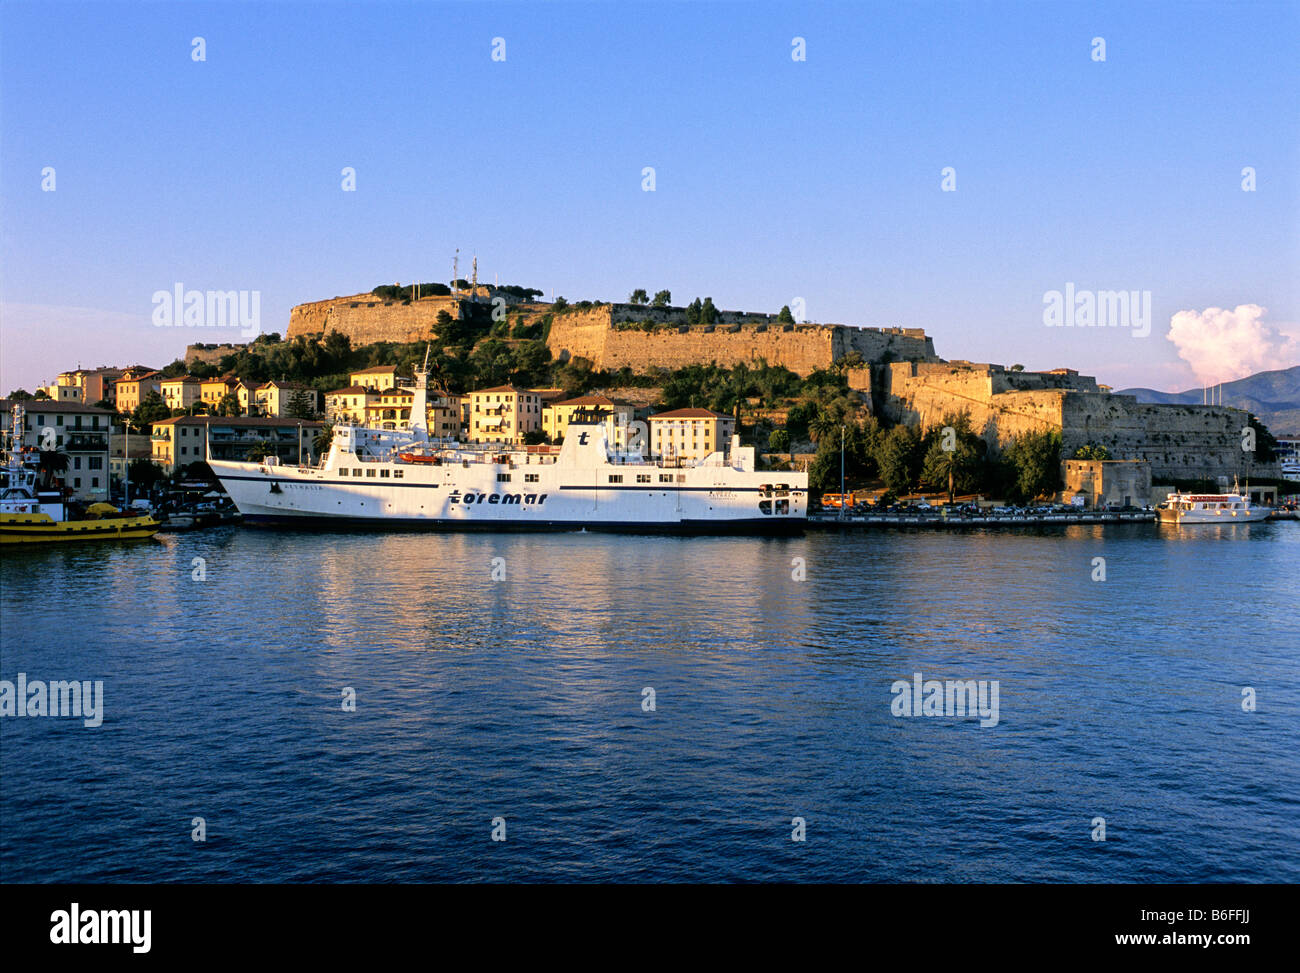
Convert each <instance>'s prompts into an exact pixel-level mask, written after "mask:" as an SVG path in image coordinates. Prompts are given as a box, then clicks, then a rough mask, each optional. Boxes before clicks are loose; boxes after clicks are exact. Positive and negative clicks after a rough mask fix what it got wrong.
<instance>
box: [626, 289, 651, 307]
mask: <svg viewBox="0 0 1300 973" xmlns="http://www.w3.org/2000/svg"><path fill="white" fill-rule="evenodd" d="M627 302H628V303H629V304H649V303H650V296H649V295H648V294H646V292H645V288H643V287H638V288H637V289H636V290H634V291H633V292H632V293H631V295H630V296H629V297H628V299H627Z"/></svg>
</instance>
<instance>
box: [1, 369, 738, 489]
mask: <svg viewBox="0 0 1300 973" xmlns="http://www.w3.org/2000/svg"><path fill="white" fill-rule="evenodd" d="M114 372H116V375H113V374H111V373H114ZM349 382H350V384H349V385H348V386H347V387H346V388H342V389H337V390H335V391H332V392H329V393H326V395H325V396H324V401H325V408H324V412H325V421H324V422H322V421H321V420H319V419H309V418H303V417H301V413H302V411H303V410H301V409H294V410H293V411H294V413H296V414H290V412H289V404H290V402H293V401H295V400H294V399H293V396H294V395H295V394H296V393H299V392H301V391H303V389H302V387H301V386H295V385H293V384H292V383H282V382H267V383H262V384H260V385H256V386H254V385H252V384H250V383H244V382H241V381H239V380H238V379H229V378H223V379H212V380H206V379H194V378H192V377H186V376H181V377H178V378H175V379H164V378H162V377H161V376H160V375H159V374H158V373H157V372H156V371H153V370H151V369H144V368H139V369H130V368H128V369H94V370H82V369H79V370H77V371H76V372H67V373H64V374H63V375H60V382H59V383H57V384H56V385H53V386H49V387H47V388H46V389H45V392H46V393H47V395H48V396H49V397H48V398H44V397H43V398H33V399H29V400H27V401H26V402H25V403H24V405H25V408H26V418H25V427H26V428H25V429H24V431H23V435H22V445H23V446H24V447H25V448H26V449H28V450H29V451H31V452H32V453H33V454H36V453H40V452H47V453H48V452H51V451H52V452H57V453H61V454H63V455H64V457H66V468H65V469H63V470H62V476H63V479H64V482H65V484H66V486H67V488H68V490H69V491H70V492H71V493H72V495H73V496H75V497H76V498H77V499H80V500H83V501H86V502H95V501H106V500H109V499H110V493H111V492H113V490H114V488H116V487H118V486H120V484H121V483H122V482H123V481H124V479H125V478H126V472H127V466H128V465H129V464H130V463H131V462H134V461H136V460H150V461H152V462H154V463H156V464H157V465H158V466H159V467H161V468H162V470H163V471H164V472H166V473H168V474H171V473H174V472H175V471H176V470H178V469H182V468H184V467H186V466H189V465H190V464H192V463H197V462H202V461H203V460H204V459H206V458H207V457H208V456H209V455H211V456H212V457H213V458H216V459H231V460H244V459H247V458H248V457H249V455H250V453H252V452H253V451H254V450H255V449H256V450H257V451H258V452H259V453H262V454H265V453H268V452H269V453H273V454H275V455H276V456H278V457H280V459H281V460H282V461H284V462H286V463H314V462H316V461H317V459H318V451H317V448H316V446H317V444H316V440H317V438H318V437H319V434H320V431H321V429H322V427H323V426H324V425H325V424H326V423H330V424H334V423H351V424H359V425H366V426H371V427H374V428H381V429H392V430H401V429H408V428H410V423H411V409H412V405H413V403H414V393H413V392H412V391H411V390H410V389H409V388H404V387H403V385H404V384H409V380H408V379H404V378H403V377H401V376H399V375H398V374H397V372H396V369H394V368H392V367H385V366H381V367H376V368H368V369H363V370H361V371H358V372H353V373H351V374H350V375H349ZM150 391H153V392H157V393H158V394H159V396H160V397H161V398H162V399H163V401H164V402H165V403H166V404H167V405H168V406H169V407H170V408H173V409H188V408H190V407H191V406H192V405H194V404H195V403H196V402H203V403H205V404H207V405H208V406H209V409H210V411H211V412H213V413H215V410H216V407H217V405H218V404H219V403H220V402H221V401H222V400H223V399H224V397H225V396H226V395H227V394H236V395H238V396H240V398H239V401H240V402H241V406H243V408H245V409H247V413H246V414H244V415H240V416H223V415H216V414H208V415H189V414H187V415H176V416H172V417H171V418H168V419H162V420H159V421H157V422H154V423H152V424H151V425H150V426H149V427H148V428H146V429H138V428H135V427H133V426H123V425H120V424H119V418H118V416H119V414H126V413H129V412H132V411H134V409H135V408H136V406H138V405H139V403H140V400H141V399H142V398H143V397H144V396H145V395H147V394H148V393H149V392H150ZM306 391H308V392H310V391H311V390H306ZM241 393H243V394H241ZM313 394H314V393H313ZM85 399H89V400H90V402H89V403H88V402H86V401H84V400H85ZM296 401H297V402H298V403H301V401H302V400H301V399H297V400H296ZM101 402H107V403H110V405H111V408H110V407H104V406H103V405H95V404H91V403H101ZM12 406H13V402H11V401H9V400H0V410H2V411H0V431H3V432H6V433H7V432H8V427H9V424H10V423H11V421H12V416H11V409H12ZM425 418H426V422H427V424H428V426H427V427H428V430H429V435H430V436H433V437H436V438H443V439H455V440H458V441H460V442H473V443H501V444H512V445H518V444H522V443H524V442H525V441H526V440H531V439H534V438H537V436H536V434H539V433H540V434H542V435H544V436H545V437H546V438H547V439H548V440H549V441H551V442H559V441H561V440H562V439H563V438H564V436H565V434H566V432H567V431H568V428H569V425H570V424H571V423H573V422H575V421H582V422H591V421H593V420H594V421H600V422H604V423H605V424H606V427H607V429H608V435H609V437H610V440H611V441H612V442H614V443H616V444H617V445H619V446H624V447H626V446H628V445H633V446H639V447H640V448H641V449H642V451H643V452H646V453H648V454H651V455H656V456H663V457H667V458H672V459H678V460H682V461H687V462H689V461H693V460H698V459H702V458H704V457H706V456H708V455H709V454H710V453H713V452H715V451H725V449H726V448H727V444H728V443H729V442H730V440H731V436H732V434H733V433H734V431H735V419H734V418H733V417H731V416H728V415H723V414H720V413H716V412H712V411H710V410H708V409H675V410H671V411H668V412H660V413H653V414H652V412H651V410H649V409H644V408H637V407H635V406H632V405H629V404H626V403H621V402H615V401H613V400H612V399H609V398H607V397H605V396H601V395H585V396H580V397H577V398H572V397H567V396H566V395H565V393H564V391H563V390H562V389H526V388H518V387H516V386H513V385H501V386H496V387H494V388H487V389H479V390H476V391H473V392H470V393H469V394H468V395H451V394H446V393H435V394H432V395H430V397H429V405H428V414H427V415H426V417H425ZM51 447H52V449H51Z"/></svg>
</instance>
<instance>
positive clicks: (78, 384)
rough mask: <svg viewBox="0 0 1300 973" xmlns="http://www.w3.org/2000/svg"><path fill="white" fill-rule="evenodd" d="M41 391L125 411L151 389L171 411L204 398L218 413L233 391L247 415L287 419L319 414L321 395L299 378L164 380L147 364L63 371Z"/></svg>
mask: <svg viewBox="0 0 1300 973" xmlns="http://www.w3.org/2000/svg"><path fill="white" fill-rule="evenodd" d="M42 391H43V392H45V394H46V395H48V396H49V398H50V400H51V401H53V402H59V403H80V404H81V405H96V404H98V403H100V402H107V403H108V404H109V405H110V406H112V407H113V409H115V410H116V411H118V412H123V413H128V412H133V411H135V409H136V407H137V406H139V405H140V403H141V402H143V401H144V400H145V399H146V398H147V397H148V396H149V394H150V393H151V392H152V393H154V394H156V395H157V396H158V397H159V398H160V399H162V401H163V404H165V405H166V406H167V408H169V409H189V408H191V407H193V406H194V405H196V404H198V403H200V402H201V403H203V404H204V405H205V406H207V407H208V411H210V412H216V411H217V409H218V407H219V406H220V405H221V403H222V401H223V400H224V399H225V398H226V396H228V395H229V396H233V397H234V401H236V402H237V403H238V404H239V414H240V415H243V416H272V417H280V418H283V417H286V416H289V415H290V414H292V413H293V412H298V413H300V414H307V413H310V414H317V413H319V412H320V393H318V392H317V391H316V390H315V389H312V388H308V387H307V386H305V385H302V384H301V383H298V382H277V381H270V382H246V381H243V380H242V379H240V378H238V377H236V376H233V375H225V376H221V377H219V378H196V377H195V376H193V375H175V376H172V377H170V378H164V377H163V375H162V373H161V372H159V371H158V370H157V369H153V368H147V367H145V366H134V367H131V368H78V369H76V370H75V371H70V372H61V373H60V374H59V377H58V379H57V380H56V381H55V383H54V384H53V385H48V386H44V387H42ZM295 406H296V407H297V408H295Z"/></svg>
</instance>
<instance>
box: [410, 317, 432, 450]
mask: <svg viewBox="0 0 1300 973" xmlns="http://www.w3.org/2000/svg"><path fill="white" fill-rule="evenodd" d="M432 348H433V344H432V342H430V343H429V344H426V345H425V346H424V364H423V365H422V366H421V367H419V368H417V369H415V388H413V389H412V390H411V391H412V392H414V393H415V398H414V399H412V401H411V423H410V428H411V435H412V436H413V437H414V439H415V441H416V442H419V443H427V442H428V441H429V419H428V416H429V352H430V350H432Z"/></svg>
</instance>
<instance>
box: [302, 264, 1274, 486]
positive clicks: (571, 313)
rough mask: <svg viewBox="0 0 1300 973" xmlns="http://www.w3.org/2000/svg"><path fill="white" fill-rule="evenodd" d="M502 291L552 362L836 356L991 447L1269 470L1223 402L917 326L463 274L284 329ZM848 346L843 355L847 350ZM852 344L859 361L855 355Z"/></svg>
mask: <svg viewBox="0 0 1300 973" xmlns="http://www.w3.org/2000/svg"><path fill="white" fill-rule="evenodd" d="M494 300H501V301H504V302H505V305H506V306H507V310H508V311H509V313H510V315H511V318H512V320H519V319H520V318H522V319H523V320H524V321H525V322H526V323H532V322H535V321H539V320H542V319H544V318H546V317H547V316H549V317H550V327H549V329H548V331H547V337H546V343H547V346H548V347H549V348H550V350H551V354H552V356H553V357H554V358H555V359H556V360H558V361H568V360H570V359H573V358H584V359H587V360H589V361H590V362H591V363H592V366H593V367H594V368H596V369H600V370H610V371H613V370H618V369H621V368H629V369H631V370H632V371H633V372H636V373H641V374H644V373H647V372H652V371H654V370H656V369H677V368H682V367H684V366H687V365H692V364H708V363H710V362H713V363H716V364H718V365H722V366H726V367H734V366H736V365H739V364H742V363H743V364H747V365H751V366H752V365H755V364H757V363H758V362H759V361H760V360H761V361H765V362H766V363H767V364H769V365H781V366H784V367H786V368H788V369H790V370H791V371H793V372H795V373H797V374H799V375H801V376H807V375H808V374H810V373H811V372H813V371H815V370H817V369H826V368H830V367H832V366H834V365H836V364H837V363H840V362H842V361H843V360H844V359H846V358H850V361H849V362H848V363H846V367H845V374H846V376H847V378H848V380H849V385H850V387H851V388H852V389H854V390H856V391H857V392H858V394H859V395H860V396H861V397H862V399H863V400H864V405H866V404H869V407H870V409H871V411H872V412H873V413H875V414H877V415H880V416H882V417H885V418H887V419H889V420H890V421H893V422H908V423H918V424H920V425H921V426H923V427H927V428H928V427H931V426H935V425H938V424H940V423H942V422H943V420H944V418H945V416H951V415H956V414H958V413H962V412H965V413H967V414H968V415H969V416H970V418H971V425H972V428H973V429H974V430H975V431H977V432H979V433H981V434H982V435H983V436H984V438H985V440H986V441H987V442H988V443H989V445H990V446H991V447H992V448H994V449H997V448H999V447H1001V446H1004V445H1006V443H1007V442H1008V441H1009V440H1010V439H1012V438H1014V437H1016V436H1020V435H1022V434H1024V433H1026V432H1042V431H1044V430H1047V431H1057V432H1059V433H1060V434H1061V439H1062V447H1063V449H1062V455H1063V456H1066V457H1068V456H1071V455H1073V453H1074V451H1075V450H1076V449H1078V448H1079V447H1080V446H1084V445H1088V444H1096V445H1103V446H1105V447H1107V449H1108V450H1109V452H1110V455H1111V457H1112V458H1114V459H1135V460H1146V461H1148V462H1149V463H1150V464H1151V473H1152V475H1153V476H1155V477H1157V478H1167V479H1205V478H1212V477H1219V476H1227V477H1232V476H1235V475H1240V476H1243V477H1244V476H1247V475H1255V476H1270V477H1272V476H1279V475H1280V470H1279V469H1278V468H1277V466H1276V464H1275V463H1272V464H1261V463H1256V462H1254V461H1253V456H1252V454H1250V453H1247V452H1245V451H1243V449H1242V441H1243V428H1244V427H1245V426H1246V424H1247V414H1246V413H1244V412H1242V411H1241V410H1238V409H1232V408H1226V407H1224V406H1209V405H1205V406H1188V405H1148V404H1142V403H1139V402H1138V401H1137V400H1136V399H1135V398H1134V397H1133V396H1129V395H1114V394H1112V393H1111V391H1110V389H1109V388H1108V387H1106V386H1104V385H1098V384H1097V381H1096V380H1095V379H1093V378H1090V377H1088V376H1086V375H1080V374H1079V373H1078V372H1077V371H1074V370H1072V369H1068V368H1058V369H1054V370H1052V371H1047V372H1029V371H1023V370H1019V369H1009V368H1005V367H1003V366H1001V365H992V364H980V363H972V362H966V361H944V360H943V359H941V358H940V357H939V356H938V355H937V354H936V353H935V349H934V342H933V340H932V339H931V338H930V337H929V336H927V335H926V333H925V332H924V331H923V330H921V329H919V328H858V327H850V326H847V325H841V324H794V323H790V322H788V321H786V322H781V321H779V320H778V319H777V316H776V315H770V314H752V313H747V312H742V311H719V312H718V320H717V321H716V323H714V324H707V325H705V324H690V323H688V321H687V314H686V310H685V309H684V308H677V307H649V306H644V305H635V304H595V305H590V306H584V305H579V306H574V307H569V308H566V309H564V310H562V311H558V312H557V311H556V310H555V309H554V306H553V305H550V304H545V303H530V302H526V301H521V300H519V299H517V298H514V297H511V296H510V295H508V294H503V293H499V292H497V291H496V289H495V288H492V287H488V286H484V285H477V286H475V287H473V288H472V289H471V290H469V291H462V292H461V293H459V294H456V295H452V296H447V295H443V296H433V297H424V298H420V299H419V300H415V301H393V300H384V299H381V298H377V297H375V296H373V295H370V294H357V295H353V296H351V297H337V298H332V299H331V300H327V301H316V302H313V303H310V304H301V305H299V306H297V307H295V308H293V310H292V311H291V312H290V318H289V330H288V336H289V337H290V338H294V337H297V336H299V335H304V336H305V335H322V334H326V333H328V332H330V331H340V332H342V333H344V334H346V335H348V337H349V338H351V340H352V344H353V345H354V346H355V345H362V344H369V343H372V342H377V341H391V342H411V341H420V340H423V339H425V338H428V337H430V336H431V335H432V334H434V333H435V331H436V325H437V318H438V315H439V313H440V312H442V311H446V312H447V313H448V314H449V315H451V317H453V318H455V319H458V320H464V319H466V318H468V317H476V316H483V315H488V314H489V312H490V310H491V307H492V302H493V301H494ZM855 352H856V355H854V353H855ZM859 356H860V358H861V361H860V362H859V361H858V357H859Z"/></svg>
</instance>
